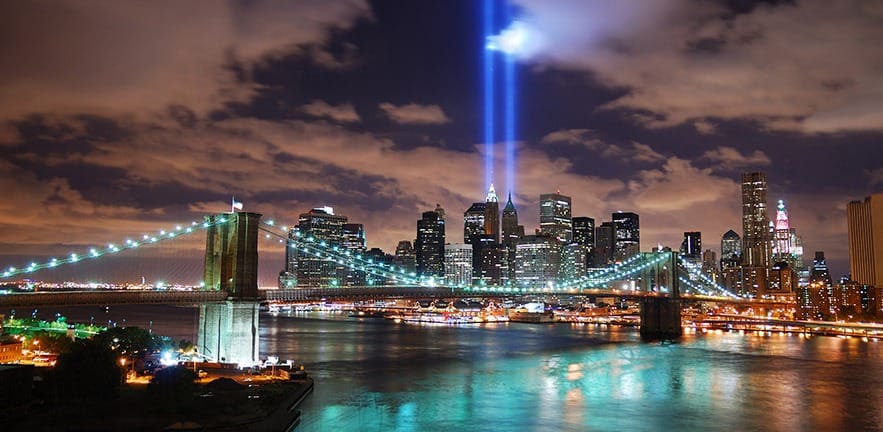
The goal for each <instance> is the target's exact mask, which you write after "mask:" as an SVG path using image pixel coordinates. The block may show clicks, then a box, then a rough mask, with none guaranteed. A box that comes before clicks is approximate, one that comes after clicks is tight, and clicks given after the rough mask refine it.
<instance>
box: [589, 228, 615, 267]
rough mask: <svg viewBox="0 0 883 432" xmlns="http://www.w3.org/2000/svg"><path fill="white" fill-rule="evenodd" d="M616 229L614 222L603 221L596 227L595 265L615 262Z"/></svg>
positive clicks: (602, 265)
mask: <svg viewBox="0 0 883 432" xmlns="http://www.w3.org/2000/svg"><path fill="white" fill-rule="evenodd" d="M613 244H614V229H613V222H602V223H601V225H600V226H598V227H597V228H595V254H594V257H593V259H594V264H595V267H596V268H597V267H607V266H609V265H610V264H613Z"/></svg>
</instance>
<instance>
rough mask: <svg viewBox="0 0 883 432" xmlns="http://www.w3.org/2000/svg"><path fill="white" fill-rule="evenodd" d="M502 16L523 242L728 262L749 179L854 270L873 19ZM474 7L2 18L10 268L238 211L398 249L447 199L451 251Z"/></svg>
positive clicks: (347, 4)
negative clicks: (612, 238) (605, 224)
mask: <svg viewBox="0 0 883 432" xmlns="http://www.w3.org/2000/svg"><path fill="white" fill-rule="evenodd" d="M510 6H511V7H512V11H513V12H512V17H514V18H517V19H518V20H519V22H520V23H521V24H522V25H523V26H524V28H526V29H528V30H529V35H530V44H529V49H527V50H525V51H523V52H520V53H519V55H518V60H517V61H518V63H517V66H516V73H517V76H518V86H517V89H518V95H517V100H518V106H519V109H518V113H517V119H518V126H517V137H518V138H517V151H516V154H517V156H516V157H517V167H516V172H517V178H516V179H515V180H514V184H515V187H514V189H515V190H513V191H511V192H512V193H513V198H514V200H515V203H516V205H517V207H518V209H519V215H520V217H521V220H522V222H523V223H524V224H525V226H526V228H527V230H528V231H532V230H533V229H534V228H535V227H536V226H537V225H538V219H539V217H538V212H539V210H538V198H539V194H540V193H545V192H552V191H555V190H560V191H561V192H562V193H564V194H566V195H570V196H572V197H573V202H574V215H575V216H580V215H585V216H591V217H594V218H595V219H596V220H598V221H599V223H600V221H604V220H609V219H610V214H611V212H613V211H616V210H624V211H635V212H637V213H639V214H640V216H641V228H642V229H641V231H642V248H643V249H645V250H649V249H650V248H651V247H652V246H654V245H656V244H658V243H661V244H664V245H670V246H673V247H677V246H678V245H679V244H680V240H681V238H682V233H683V232H684V231H694V230H698V231H701V232H702V234H703V240H704V241H705V243H706V247H711V248H713V249H718V248H719V241H720V236H721V234H723V233H724V232H725V231H726V230H728V229H730V228H733V229H735V230H736V231H738V232H740V233H741V223H740V211H741V209H740V195H739V184H738V179H739V174H740V173H741V172H745V171H757V170H759V171H764V172H766V174H767V178H768V180H769V190H770V194H769V199H770V204H771V207H772V205H773V203H774V200H777V199H780V198H781V199H784V200H785V201H786V203H787V204H788V207H789V210H790V212H791V219H792V226H794V227H796V228H797V229H798V231H799V232H800V234H801V235H802V236H803V238H804V242H805V245H806V248H807V250H808V251H813V250H824V251H825V252H826V255H827V256H828V258H829V262H830V263H831V264H832V266H833V270H834V273H835V275H839V274H842V273H844V272H846V271H847V270H848V254H847V240H846V221H845V206H846V203H847V202H848V201H850V200H853V199H860V198H862V197H864V196H866V195H868V194H870V193H873V192H875V191H880V190H881V189H883V148H881V144H883V55H881V51H880V47H881V46H883V2H880V1H875V0H843V1H837V2H832V1H828V0H800V1H785V2H752V1H748V0H730V1H724V0H718V1H711V0H693V1H688V0H657V1H653V2H647V1H644V0H620V1H617V2H610V1H604V0H513V1H512V3H511V4H510ZM480 7H481V2H479V1H473V0H435V1H430V0H425V1H409V0H398V1H367V0H337V1H326V0H298V1H278V2H275V1H260V0H254V1H245V0H241V1H215V2H209V1H201V2H180V1H168V2H163V1H153V2H134V1H131V2H130V1H82V0H70V1H65V0H52V1H40V0H33V1H27V2H3V3H2V4H0V82H2V83H3V84H2V86H0V153H2V159H0V165H2V173H3V175H2V177H0V190H2V191H3V192H4V194H5V196H4V199H3V200H2V201H0V209H2V211H0V232H2V233H3V234H2V236H0V253H3V254H6V255H16V256H27V255H50V254H56V253H64V252H65V251H68V250H70V249H71V248H78V247H79V248H82V247H88V246H91V245H93V244H103V243H106V242H108V241H113V240H119V239H121V238H125V237H127V236H133V235H137V234H139V233H141V232H145V231H151V230H154V229H157V228H160V227H167V226H173V225H174V224H175V223H179V222H186V221H190V220H193V219H198V218H200V217H201V216H202V215H204V214H207V213H211V212H220V211H225V210H229V202H230V197H231V196H233V195H235V196H236V198H237V200H241V201H243V202H244V203H245V207H246V210H251V211H256V212H260V213H264V214H266V215H272V216H273V217H274V218H276V220H278V221H289V223H290V221H295V220H296V218H297V214H299V213H301V212H303V211H305V210H307V209H309V208H312V207H317V206H322V205H330V206H333V207H335V209H336V211H337V212H338V213H343V214H345V215H347V216H349V218H350V220H351V221H354V222H361V223H363V224H364V225H365V228H366V231H367V234H368V242H369V246H371V247H381V248H383V249H385V250H387V251H391V250H392V248H393V247H394V245H395V243H396V242H397V241H398V240H401V239H413V238H414V236H415V221H416V219H417V218H418V217H419V214H420V212H422V211H426V210H429V209H431V208H434V207H435V204H436V203H440V204H441V205H442V206H443V207H444V208H445V209H446V210H447V212H448V214H449V215H450V217H449V223H448V228H447V229H448V237H449V239H451V240H453V241H459V239H461V238H462V219H461V218H460V217H459V215H460V214H461V213H462V212H463V211H464V210H465V209H466V208H467V207H468V206H469V203H470V202H472V201H478V200H482V199H483V197H484V193H485V188H486V185H485V180H484V171H483V169H484V168H483V167H484V162H483V161H484V156H485V155H484V152H485V149H486V146H485V145H484V144H485V143H484V142H483V141H484V138H483V136H484V135H483V130H484V129H483V116H482V113H483V105H482V94H483V92H482V82H483V81H482V55H483V50H484V45H485V41H484V40H483V37H484V36H483V33H482V28H481V23H482V17H481V9H480ZM498 9H499V10H502V9H503V7H502V2H501V3H500V4H498ZM508 24H509V22H506V21H504V20H503V19H497V23H496V26H497V30H503V29H504V28H505V27H507V25H508ZM502 148H503V144H502V143H497V145H496V146H495V149H496V150H495V151H494V153H493V155H492V157H494V159H495V160H496V162H497V163H496V165H495V166H496V170H495V172H496V173H497V174H496V175H495V180H496V183H497V184H498V185H504V184H506V179H505V178H502V177H501V175H502V173H503V172H504V171H505V170H504V169H503V164H504V162H503V151H502ZM499 189H505V188H499ZM499 192H500V193H501V195H505V194H506V193H508V192H510V191H508V190H499ZM0 261H3V260H2V259H0ZM0 264H5V263H2V262H0ZM9 264H12V265H15V264H19V263H16V262H10V263H9Z"/></svg>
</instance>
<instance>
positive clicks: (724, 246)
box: [720, 230, 742, 272]
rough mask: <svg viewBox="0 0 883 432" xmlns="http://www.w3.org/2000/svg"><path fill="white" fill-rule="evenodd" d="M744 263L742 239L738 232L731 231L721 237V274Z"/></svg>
mask: <svg viewBox="0 0 883 432" xmlns="http://www.w3.org/2000/svg"><path fill="white" fill-rule="evenodd" d="M741 263H742V239H741V238H739V234H737V233H736V231H733V230H729V231H727V232H726V233H724V235H723V236H722V237H721V264H720V266H721V272H725V271H726V270H727V269H728V268H731V267H737V266H739V264H741Z"/></svg>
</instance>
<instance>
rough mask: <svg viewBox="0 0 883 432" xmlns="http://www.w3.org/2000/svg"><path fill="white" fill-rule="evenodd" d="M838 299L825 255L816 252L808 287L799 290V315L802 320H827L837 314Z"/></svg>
mask: <svg viewBox="0 0 883 432" xmlns="http://www.w3.org/2000/svg"><path fill="white" fill-rule="evenodd" d="M837 303H838V302H837V299H836V298H835V295H834V284H833V281H832V280H831V275H830V273H829V272H828V264H827V263H826V261H825V253H824V252H821V251H817V252H816V256H815V259H813V262H812V273H811V274H810V282H809V284H808V285H805V286H802V287H800V288H798V290H797V313H798V316H799V317H800V318H802V319H826V318H829V317H830V316H831V315H833V314H834V313H836V311H835V306H836V305H837Z"/></svg>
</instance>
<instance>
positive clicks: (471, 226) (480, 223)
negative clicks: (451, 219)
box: [463, 202, 487, 244]
mask: <svg viewBox="0 0 883 432" xmlns="http://www.w3.org/2000/svg"><path fill="white" fill-rule="evenodd" d="M486 210H487V203H483V202H477V203H472V205H471V206H469V208H468V209H466V211H465V212H464V213H463V243H469V244H472V242H473V238H474V237H475V236H479V235H482V234H484V227H485V211H486Z"/></svg>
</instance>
